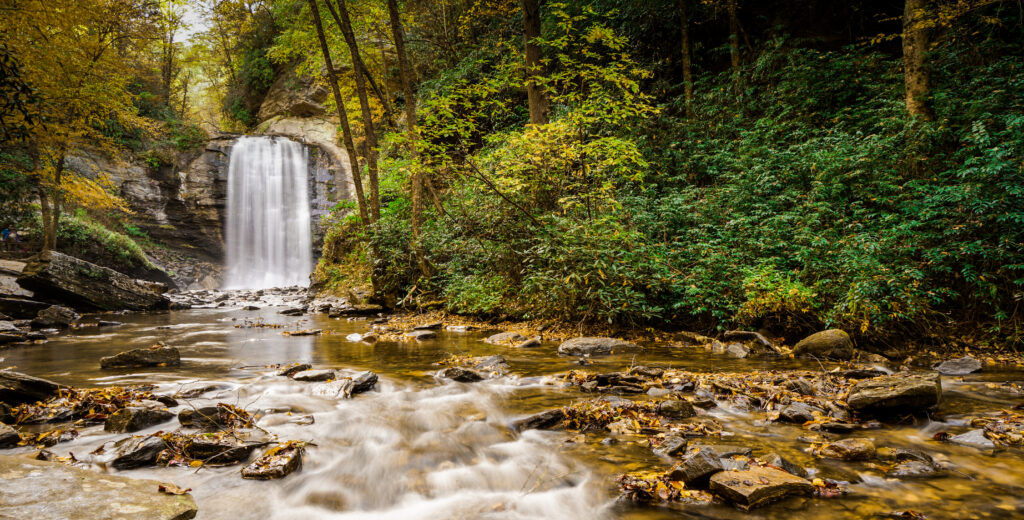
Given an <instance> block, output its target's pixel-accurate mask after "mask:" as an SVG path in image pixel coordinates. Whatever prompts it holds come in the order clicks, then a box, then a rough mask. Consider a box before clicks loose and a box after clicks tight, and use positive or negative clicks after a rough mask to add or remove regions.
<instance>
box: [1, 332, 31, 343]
mask: <svg viewBox="0 0 1024 520" xmlns="http://www.w3.org/2000/svg"><path fill="white" fill-rule="evenodd" d="M26 339H27V338H25V336H22V335H21V334H9V333H6V332H0V345H7V344H8V343H17V342H19V341H25V340H26Z"/></svg>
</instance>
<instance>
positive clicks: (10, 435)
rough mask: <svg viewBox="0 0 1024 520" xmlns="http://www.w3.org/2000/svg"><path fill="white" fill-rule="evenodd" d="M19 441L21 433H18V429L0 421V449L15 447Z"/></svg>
mask: <svg viewBox="0 0 1024 520" xmlns="http://www.w3.org/2000/svg"><path fill="white" fill-rule="evenodd" d="M19 442H21V435H18V430H15V429H14V428H11V427H10V426H7V425H6V424H4V423H0V449H3V448H13V447H15V446H17V445H18V443H19Z"/></svg>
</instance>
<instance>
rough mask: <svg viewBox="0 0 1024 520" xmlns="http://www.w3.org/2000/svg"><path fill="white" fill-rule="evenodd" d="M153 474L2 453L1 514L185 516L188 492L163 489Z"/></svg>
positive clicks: (190, 507)
mask: <svg viewBox="0 0 1024 520" xmlns="http://www.w3.org/2000/svg"><path fill="white" fill-rule="evenodd" d="M162 486H164V484H161V483H160V482H158V481H155V480H145V479H137V478H130V477H123V476H120V475H111V474H104V473H97V472H95V471H90V470H87V469H82V468H79V467H75V466H72V465H69V464H63V463H60V462H46V461H40V460H31V459H28V458H24V457H7V456H0V487H2V488H3V490H4V492H3V498H0V517H2V518H54V519H56V518H61V519H67V520H85V519H97V520H100V519H102V520H137V519H140V518H145V519H146V520H187V519H190V518H195V516H196V512H197V508H196V503H195V501H194V500H192V496H191V495H189V494H187V493H186V494H182V495H176V494H168V493H161V492H160V490H159V489H160V488H161V487H162Z"/></svg>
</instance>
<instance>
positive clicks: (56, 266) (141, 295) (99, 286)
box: [17, 251, 170, 311]
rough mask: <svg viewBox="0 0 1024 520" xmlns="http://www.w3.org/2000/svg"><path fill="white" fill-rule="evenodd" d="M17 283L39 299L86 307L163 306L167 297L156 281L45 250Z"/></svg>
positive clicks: (167, 302)
mask: <svg viewBox="0 0 1024 520" xmlns="http://www.w3.org/2000/svg"><path fill="white" fill-rule="evenodd" d="M17 282H18V285H20V286H22V287H24V288H25V289H27V290H30V291H33V292H34V293H35V297H36V298H38V299H41V300H50V301H57V302H62V303H63V302H66V303H67V304H69V305H70V306H71V307H74V308H81V309H86V310H121V309H129V310H137V311H142V310H153V309H166V308H168V306H169V305H170V300H168V299H167V297H166V296H164V295H163V293H164V292H165V291H166V290H167V286H166V285H164V284H162V283H159V282H147V281H145V280H136V279H134V278H131V277H129V276H126V275H124V274H121V273H119V272H117V271H115V270H113V269H109V268H106V267H102V266H99V265H96V264H93V263H89V262H86V261H85V260H80V259H78V258H75V257H73V256H69V255H65V254H63V253H58V252H56V251H47V252H44V253H40V254H39V255H37V256H36V257H35V258H34V259H33V260H32V261H30V262H29V263H28V264H27V265H26V266H25V269H24V270H23V271H22V272H21V276H19V277H18V280H17Z"/></svg>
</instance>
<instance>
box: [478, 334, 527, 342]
mask: <svg viewBox="0 0 1024 520" xmlns="http://www.w3.org/2000/svg"><path fill="white" fill-rule="evenodd" d="M523 341H526V336H523V335H522V334H519V333H518V332H499V333H497V334H494V335H492V336H488V337H487V338H485V339H484V343H490V344H491V345H515V344H518V343H522V342H523Z"/></svg>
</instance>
